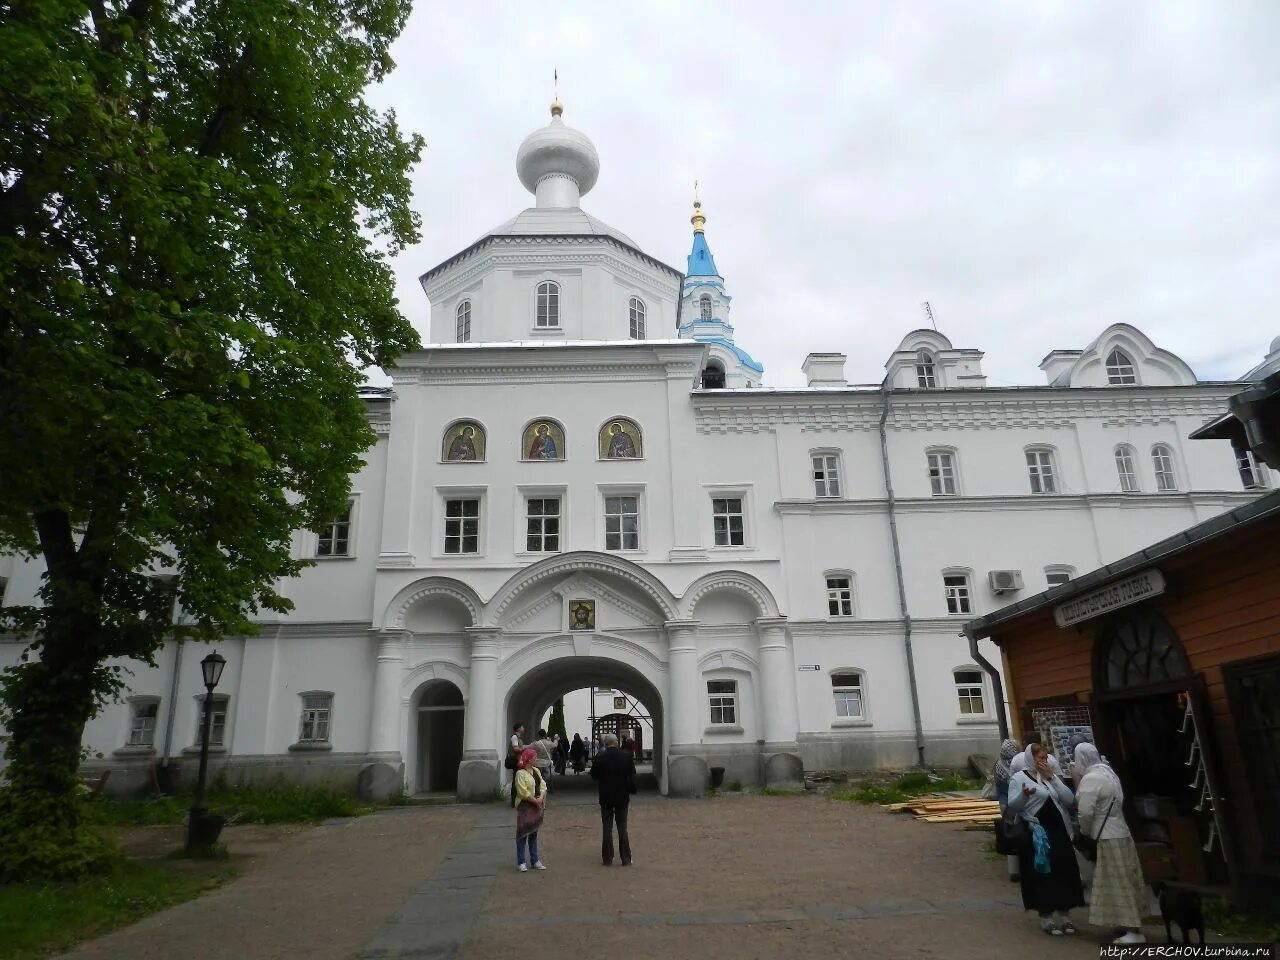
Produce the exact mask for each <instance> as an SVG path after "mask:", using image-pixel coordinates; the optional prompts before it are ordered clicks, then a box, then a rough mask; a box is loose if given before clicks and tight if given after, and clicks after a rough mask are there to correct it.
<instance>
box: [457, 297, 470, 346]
mask: <svg viewBox="0 0 1280 960" xmlns="http://www.w3.org/2000/svg"><path fill="white" fill-rule="evenodd" d="M454 329H455V331H456V333H457V335H458V342H459V343H469V342H470V341H471V301H470V300H463V301H462V302H461V303H460V304H458V309H457V310H456V311H454Z"/></svg>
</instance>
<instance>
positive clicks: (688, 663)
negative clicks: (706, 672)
mask: <svg viewBox="0 0 1280 960" xmlns="http://www.w3.org/2000/svg"><path fill="white" fill-rule="evenodd" d="M664 626H665V627H666V629H667V642H668V647H667V683H668V693H667V709H668V710H669V712H670V717H671V744H672V745H673V746H676V745H681V746H683V745H688V744H692V743H699V742H700V741H701V740H702V727H701V724H700V723H699V722H698V721H699V716H700V712H699V704H700V700H699V697H698V621H697V620H668V621H667V622H666V623H665V624H664Z"/></svg>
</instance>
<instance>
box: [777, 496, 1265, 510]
mask: <svg viewBox="0 0 1280 960" xmlns="http://www.w3.org/2000/svg"><path fill="white" fill-rule="evenodd" d="M1257 497H1258V493H1257V492H1256V491H1253V490H1239V491H1236V490H1195V491H1191V492H1186V493H1082V494H1036V493H1025V494H1010V495H997V496H983V497H900V498H898V499H897V500H895V501H894V507H895V509H897V510H898V511H900V512H902V513H967V512H979V513H982V512H989V511H1002V512H1003V511H1008V510H1032V511H1042V510H1076V509H1088V508H1093V507H1128V508H1138V507H1140V508H1143V509H1148V508H1151V507H1159V508H1170V507H1188V506H1193V507H1194V506H1218V505H1220V504H1225V505H1229V506H1224V508H1223V509H1230V506H1236V505H1240V504H1245V503H1249V502H1251V501H1253V500H1254V499H1256V498H1257ZM773 508H774V510H776V511H777V512H778V513H781V514H868V513H886V512H888V509H889V501H888V500H885V499H874V500H832V499H827V498H822V499H813V500H777V501H775V502H774V504H773Z"/></svg>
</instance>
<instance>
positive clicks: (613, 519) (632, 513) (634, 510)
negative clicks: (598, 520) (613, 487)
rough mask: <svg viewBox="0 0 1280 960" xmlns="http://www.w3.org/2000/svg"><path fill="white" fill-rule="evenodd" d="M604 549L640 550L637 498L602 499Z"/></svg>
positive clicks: (610, 497) (638, 503) (638, 501)
mask: <svg viewBox="0 0 1280 960" xmlns="http://www.w3.org/2000/svg"><path fill="white" fill-rule="evenodd" d="M604 548H605V549H606V550H639V549H640V498H639V497H637V496H635V495H634V494H632V495H629V496H608V497H605V498H604Z"/></svg>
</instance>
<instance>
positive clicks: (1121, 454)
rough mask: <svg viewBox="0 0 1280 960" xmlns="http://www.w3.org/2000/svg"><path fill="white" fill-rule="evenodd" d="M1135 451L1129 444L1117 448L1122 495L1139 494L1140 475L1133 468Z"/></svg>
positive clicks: (1117, 463) (1117, 464) (1118, 473)
mask: <svg viewBox="0 0 1280 960" xmlns="http://www.w3.org/2000/svg"><path fill="white" fill-rule="evenodd" d="M1134 457H1135V454H1134V449H1133V447H1131V446H1129V444H1127V443H1122V444H1120V446H1118V447H1116V474H1117V475H1118V476H1119V477H1120V492H1121V493H1137V492H1138V490H1139V487H1138V474H1137V472H1136V471H1135V470H1134V468H1133V463H1134Z"/></svg>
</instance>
